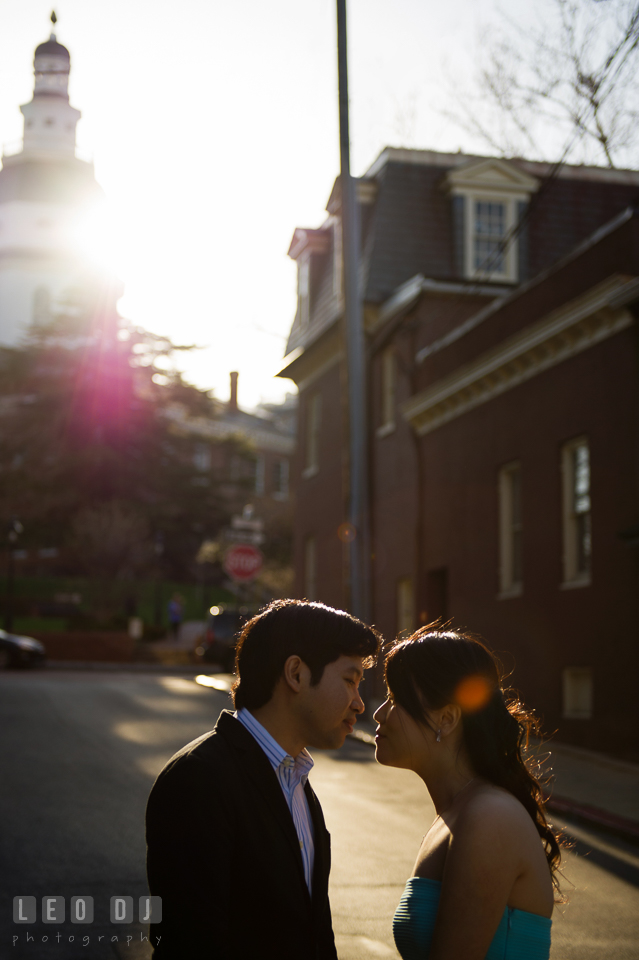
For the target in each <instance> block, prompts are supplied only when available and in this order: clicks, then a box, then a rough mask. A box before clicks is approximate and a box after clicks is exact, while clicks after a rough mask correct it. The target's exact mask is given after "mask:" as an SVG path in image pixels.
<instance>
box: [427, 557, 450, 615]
mask: <svg viewBox="0 0 639 960" xmlns="http://www.w3.org/2000/svg"><path fill="white" fill-rule="evenodd" d="M435 620H440V621H441V622H442V623H445V622H446V621H447V620H448V567H441V568H440V569H439V570H429V571H428V578H427V580H426V618H425V620H424V623H433V621H435Z"/></svg>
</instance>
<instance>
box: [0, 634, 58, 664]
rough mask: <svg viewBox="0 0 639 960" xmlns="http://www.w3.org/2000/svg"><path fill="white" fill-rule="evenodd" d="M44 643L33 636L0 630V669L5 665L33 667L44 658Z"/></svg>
mask: <svg viewBox="0 0 639 960" xmlns="http://www.w3.org/2000/svg"><path fill="white" fill-rule="evenodd" d="M46 655H47V652H46V650H45V648H44V644H43V643H40V641H39V640H34V638H33V637H21V636H19V635H18V634H16V633H7V632H6V630H0V669H4V668H6V667H35V666H37V665H38V664H39V663H42V662H43V661H44V660H45V659H46Z"/></svg>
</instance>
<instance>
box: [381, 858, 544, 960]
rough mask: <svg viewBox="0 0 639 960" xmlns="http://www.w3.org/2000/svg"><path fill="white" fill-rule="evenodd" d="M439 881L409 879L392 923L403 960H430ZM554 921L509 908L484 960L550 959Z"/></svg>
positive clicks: (505, 911) (425, 878)
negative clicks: (551, 929)
mask: <svg viewBox="0 0 639 960" xmlns="http://www.w3.org/2000/svg"><path fill="white" fill-rule="evenodd" d="M440 892H441V883H440V882H439V880H429V879H428V878H427V877H410V879H409V880H408V881H407V882H406V888H405V890H404V894H403V896H402V899H401V900H400V901H399V906H398V907H397V912H396V913H395V919H394V921H393V935H394V937H395V943H396V945H397V949H398V950H399V952H400V954H401V955H402V958H403V960H428V954H429V951H430V944H431V940H432V939H433V930H434V929H435V920H436V919H437V910H438V909H439V894H440ZM551 925H552V920H550V919H548V918H547V917H540V916H538V915H537V914H536V913H528V911H526V910H516V909H514V908H511V907H506V909H505V910H504V915H503V917H502V918H501V921H500V923H499V926H498V927H497V932H496V933H495V936H494V937H493V940H492V943H491V944H490V946H489V948H488V953H487V954H486V957H485V960H548V958H549V956H550V927H551Z"/></svg>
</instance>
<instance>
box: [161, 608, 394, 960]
mask: <svg viewBox="0 0 639 960" xmlns="http://www.w3.org/2000/svg"><path fill="white" fill-rule="evenodd" d="M379 641H380V638H379V635H378V634H377V633H376V631H375V630H373V629H372V628H371V627H368V626H366V625H365V624H364V623H362V622H361V621H359V620H356V619H355V618H353V617H351V616H350V615H349V614H347V613H344V612H342V611H339V610H334V609H332V608H331V607H326V606H324V605H323V604H320V603H308V602H303V601H298V600H277V601H275V602H273V603H271V604H270V605H269V606H268V607H266V608H265V609H264V610H262V611H261V612H260V613H259V614H258V615H257V616H255V617H253V619H252V620H250V621H249V622H248V623H247V624H246V625H245V626H244V629H243V630H242V633H241V636H240V639H239V641H238V645H237V652H236V674H237V679H236V681H235V683H234V685H233V690H232V696H233V700H234V706H235V712H231V711H229V710H223V711H222V713H221V714H220V717H219V719H218V721H217V724H216V727H215V729H214V730H212V731H211V732H209V733H205V734H204V735H203V736H201V737H200V738H199V739H197V740H195V741H193V743H189V744H188V745H187V746H185V747H183V749H182V750H180V751H179V752H178V753H177V754H176V755H175V756H174V757H173V758H172V759H171V760H170V761H169V763H168V764H167V765H166V766H165V768H164V769H163V770H162V772H161V773H160V775H159V777H158V779H157V780H156V782H155V784H154V786H153V789H152V791H151V795H150V797H149V802H148V807H147V820H146V822H147V845H148V856H147V872H148V878H149V888H150V892H151V894H152V895H156V896H160V897H161V898H162V921H161V923H158V924H152V926H151V933H150V939H151V942H152V943H153V944H154V948H155V949H154V954H153V956H154V960H184V958H185V957H188V958H189V960H200V958H201V960H205V958H206V960H211V958H214V957H215V958H216V960H226V958H229V960H230V958H233V960H256V958H258V957H268V958H270V957H273V958H275V957H277V958H278V960H301V958H303V960H336V958H337V954H336V951H335V941H334V936H333V929H332V923H331V912H330V905H329V900H328V876H329V870H330V843H329V834H328V833H327V831H326V827H325V824H324V818H323V814H322V809H321V807H320V804H319V801H318V799H317V797H316V796H315V793H314V792H313V790H312V789H311V786H310V783H309V782H308V775H309V773H310V771H311V768H312V767H313V760H312V759H311V756H310V754H309V753H308V750H307V749H306V748H307V747H309V746H314V747H318V748H321V749H336V748H338V747H341V746H342V745H343V743H344V740H345V738H346V735H347V734H348V733H349V732H351V731H352V729H353V725H354V723H355V721H356V719H357V716H358V714H360V713H362V712H363V710H364V704H363V702H362V700H361V697H360V694H359V684H360V681H361V679H362V676H363V671H364V669H365V668H366V667H367V666H370V665H372V662H373V661H374V658H375V657H376V655H377V652H378V648H379Z"/></svg>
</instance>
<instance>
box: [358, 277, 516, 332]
mask: <svg viewBox="0 0 639 960" xmlns="http://www.w3.org/2000/svg"><path fill="white" fill-rule="evenodd" d="M510 293H511V288H510V287H505V286H497V285H496V284H494V283H455V282H453V281H448V280H431V279H430V278H427V277H424V275H423V274H421V273H418V274H416V275H415V276H414V277H411V279H410V280H407V281H406V282H405V283H402V285H401V286H400V287H397V289H396V290H395V291H394V292H393V293H392V294H391V296H390V297H389V298H388V300H385V301H384V303H383V304H382V305H381V306H380V307H379V309H378V312H377V317H376V319H375V322H374V323H372V324H370V325H369V326H368V327H367V332H368V333H376V332H377V330H378V329H379V328H380V327H382V326H383V325H384V324H385V323H387V322H388V321H389V320H393V319H394V318H395V317H396V316H398V314H400V313H403V312H405V311H406V310H409V309H410V308H411V307H412V306H414V304H415V303H416V302H417V301H418V300H419V298H420V297H421V296H422V294H432V295H433V296H444V297H487V298H489V299H491V300H494V299H495V297H505V296H508V294H510Z"/></svg>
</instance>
